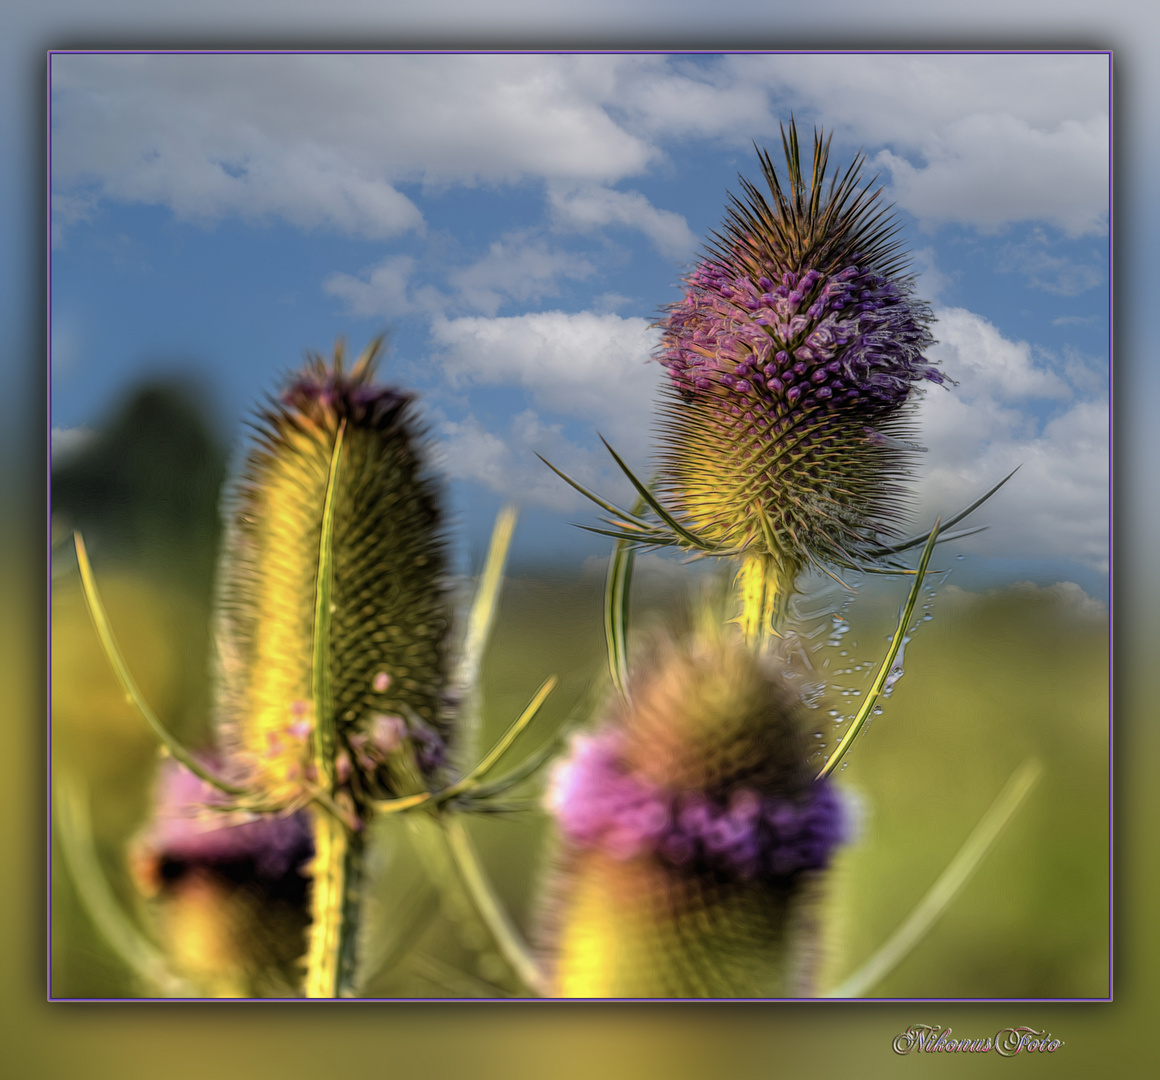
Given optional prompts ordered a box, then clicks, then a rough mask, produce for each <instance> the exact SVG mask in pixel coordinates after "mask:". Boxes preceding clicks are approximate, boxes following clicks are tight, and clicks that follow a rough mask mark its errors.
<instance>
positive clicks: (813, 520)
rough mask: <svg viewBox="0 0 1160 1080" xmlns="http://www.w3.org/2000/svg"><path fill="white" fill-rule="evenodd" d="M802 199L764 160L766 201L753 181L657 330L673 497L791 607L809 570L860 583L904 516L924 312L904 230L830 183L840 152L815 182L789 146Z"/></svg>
mask: <svg viewBox="0 0 1160 1080" xmlns="http://www.w3.org/2000/svg"><path fill="white" fill-rule="evenodd" d="M783 141H784V147H785V156H786V171H787V173H788V191H787V190H786V189H785V188H784V187H783V185H782V180H781V178H779V176H778V173H777V170H776V169H775V168H774V166H773V163H772V161H771V159H770V157H769V155H768V154H766V153H764V152H759V156H760V161H761V167H762V172H763V174H764V179H765V181H766V184H767V186H768V189H769V195H768V197H767V196H766V195H765V194H763V193H762V192H761V191H759V190H758V188H757V187H756V186H754V185H753V184H751V183H749V182H748V181H745V180H742V188H743V198H737V197H733V196H731V205H730V208H729V210H728V213H727V218H726V221H725V224H724V228H723V232H722V233H721V234H719V235H717V236H716V237H715V243H714V244H713V245H712V246H711V247H710V249H709V250H708V252H707V254H706V256H705V257H704V259H703V260H702V262H701V263H700V265H699V266H698V267H697V269H696V270H695V271H694V272H693V273H692V274H690V275H689V276H688V277H687V278H686V279H685V285H686V294H685V297H684V299H683V300H681V301H680V302H678V303H676V304H673V305H672V306H670V307H669V308H668V309H667V314H666V316H665V317H664V318H663V319H662V320H661V321H660V323H659V324H658V325H659V327H660V328H661V330H662V331H663V337H662V341H661V345H660V349H659V353H658V359H659V360H660V362H661V363H662V364H663V365H664V366H665V368H667V370H668V373H669V379H670V386H671V391H672V392H671V394H670V397H669V400H668V401H667V402H666V403H665V405H664V407H663V410H662V413H661V423H660V439H661V454H660V466H661V479H660V488H661V490H663V491H665V492H666V493H667V494H668V495H669V497H670V499H671V501H672V503H673V505H674V506H675V507H676V508H677V509H679V510H681V511H683V512H684V513H685V514H687V515H688V517H689V518H690V519H691V520H692V522H694V523H695V527H696V528H697V530H698V532H699V533H700V534H701V535H703V536H705V537H706V538H707V540H709V541H711V542H713V543H715V544H717V545H718V546H720V547H724V548H730V549H735V548H738V547H743V548H745V549H746V553H747V556H748V557H749V559H751V560H754V561H755V562H756V563H758V564H760V565H761V567H762V568H763V572H764V573H765V574H766V575H767V576H768V577H769V578H770V579H771V580H772V581H773V582H774V585H775V587H776V589H777V591H778V592H779V593H781V594H782V595H783V596H784V594H786V593H787V592H790V591H792V589H793V582H794V579H795V578H796V576H797V575H798V573H800V571H801V570H802V569H804V568H805V567H806V566H807V565H809V564H813V563H819V564H832V565H833V564H836V565H839V566H857V565H860V564H863V563H865V562H868V561H870V559H869V556H868V554H867V553H868V551H869V550H870V549H871V548H872V547H873V546H874V544H875V543H876V542H878V541H876V539H875V538H876V537H877V536H879V534H887V535H889V534H891V533H893V532H896V531H897V523H898V521H899V516H900V514H901V512H902V510H903V508H904V504H903V499H902V496H903V487H902V485H901V483H900V482H901V481H902V480H903V479H905V477H906V473H907V465H908V456H909V455H908V451H909V450H910V449H912V448H911V447H908V446H907V444H906V442H905V440H906V438H907V437H908V436H909V434H910V432H909V425H908V421H907V412H906V409H905V406H906V404H907V402H908V401H911V400H912V399H913V396H914V390H915V387H916V385H917V384H918V383H920V382H922V381H930V382H934V383H943V382H946V381H947V380H946V379H945V377H944V376H943V375H942V374H941V373H940V372H939V371H938V370H936V369H935V368H934V367H932V366H931V364H930V362H929V361H928V360H927V359H926V358H925V357H924V356H923V355H922V354H923V352H924V350H926V349H928V348H929V347H930V346H931V345H932V344H933V343H934V339H933V337H932V336H931V334H930V331H929V326H930V324H931V322H932V321H933V316H932V314H931V311H930V308H929V306H928V305H927V304H925V303H923V302H922V301H920V300H917V299H916V298H915V297H914V295H913V280H912V279H911V278H909V277H906V276H904V275H903V274H902V271H903V269H904V267H905V259H904V257H903V255H902V253H901V251H900V241H899V240H898V239H897V236H896V233H897V225H896V223H895V222H894V221H893V219H892V218H891V217H890V216H889V213H888V211H887V209H885V208H882V207H880V206H879V204H878V199H879V196H880V192H879V191H871V190H870V187H869V185H861V181H860V175H861V166H862V159H861V157H859V158H857V159H855V161H854V162H853V163H852V164H851V165H850V166H849V167H848V168H847V169H846V170H845V172H843V173H842V174H841V175H840V176H835V177H834V178H832V179H830V180H829V181H828V182H827V178H826V174H827V168H828V150H829V140H828V139H826V140H824V141H823V139H822V137H821V136H820V135H815V139H814V157H813V171H812V174H811V175H810V176H809V177H808V178H807V177H806V176H805V175H804V174H803V171H802V161H801V153H800V149H799V147H798V140H797V131H796V128H795V127H794V125H793V124H792V123H791V125H790V128H789V131H788V133H783Z"/></svg>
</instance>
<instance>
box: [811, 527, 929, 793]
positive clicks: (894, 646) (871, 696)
mask: <svg viewBox="0 0 1160 1080" xmlns="http://www.w3.org/2000/svg"><path fill="white" fill-rule="evenodd" d="M938 534H939V522H938V521H936V522H935V523H934V528H933V529H931V531H930V537H929V538H928V539H927V541H926V547H925V548H923V550H922V558H920V559H919V561H918V569H917V571H916V573H915V577H914V584H913V585H912V586H911V589H910V595H909V596H908V597H907V598H906V605H905V606H904V607H903V609H902V615H901V617H900V618H899V620H898V629H897V630H896V631H895V632H894V637H893V638H892V639H891V641H890V648H889V649H887V651H886V659H885V660H883V661H882V666H881V667H880V668H879V669H878V674H877V675H876V676H875V677H874V682H873V683H872V684H871V686H870V691H869V693H867V695H866V700H865V701H864V702H863V703H862V708H861V709H859V710H858V715H857V716H855V717H854V719H853V720H852V721H851V722H850V726H849V728H848V729H847V731H846V734H845V735H844V736H843V737H842V741H841V742H840V743H838V746H837V748H836V749H835V750H834V752H833V753H832V754H831V755H830V756H829V758H827V759H826V763H825V765H823V766H822V770H821V772H819V773H818V776H817V779H819V780H821V779H823V778H824V777H827V776H829V775H830V773H832V772H833V771H834V769H835V768H837V766H838V762H840V761H841V760H842V758H843V757H844V756H845V754H846V751H847V750H849V749H850V747H851V746H852V745H853V742H854V740H855V739H856V738H857V737H858V732H859V731H861V730H862V726H863V725H864V724H865V723H866V721H867V720H868V719H869V717H870V715H871V713H872V712H873V710H874V707H875V706H876V705H877V704H878V699H879V697H881V696H882V691H883V689H884V688H885V686H886V680H887V678H889V676H890V669H891V667H892V666H893V664H894V658H895V657H896V656H897V655H898V650H899V649H900V648H901V647H902V639H903V638H904V637H906V633H907V630H908V628H909V626H910V617H911V615H913V614H914V607H915V605H916V604H917V603H918V597H919V595H920V594H921V592H922V582H923V578H924V577H925V576H926V567H927V564H928V563H929V562H930V556H931V552H933V551H934V543H935V540H936V539H937V538H938Z"/></svg>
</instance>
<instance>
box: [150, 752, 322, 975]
mask: <svg viewBox="0 0 1160 1080" xmlns="http://www.w3.org/2000/svg"><path fill="white" fill-rule="evenodd" d="M202 764H203V765H205V766H207V767H209V768H210V769H211V771H218V770H219V769H220V764H221V763H220V761H219V760H218V759H217V758H210V759H203V760H202ZM226 806H227V798H226V797H225V796H223V795H222V793H221V792H220V791H218V790H217V789H216V788H213V787H211V786H210V785H209V784H206V783H205V782H203V781H202V780H200V779H198V777H196V776H194V774H193V773H192V772H190V771H189V770H188V769H186V768H185V767H184V766H182V765H180V764H178V763H177V762H176V761H174V760H173V759H172V758H170V759H167V760H166V761H165V762H164V763H163V764H162V766H161V769H160V772H159V775H158V781H157V790H156V796H155V799H154V810H153V817H152V818H151V819H150V820H149V822H148V823H147V824H146V825H145V827H144V828H143V829H142V830H141V832H140V833H139V834H138V835H137V836H136V838H135V839H134V841H133V843H132V845H131V846H130V850H129V865H130V870H131V876H132V878H133V881H134V883H135V884H136V886H137V888H138V890H139V891H140V892H141V893H142V895H143V896H144V897H146V898H147V899H148V900H149V901H150V906H151V907H152V909H153V913H154V916H155V921H156V923H157V928H158V930H159V931H160V932H161V937H162V939H163V940H164V942H165V945H166V954H167V958H168V960H169V962H170V963H171V964H172V965H174V967H175V968H176V969H177V970H178V971H179V972H180V973H181V974H182V975H183V976H185V977H187V978H189V979H192V980H193V981H194V983H195V984H196V985H197V986H198V987H199V988H200V989H201V990H202V991H203V992H205V993H207V994H209V995H212V996H223V997H237V996H259V997H261V996H269V995H276V996H281V995H283V994H287V993H293V986H294V984H295V983H296V982H297V979H298V971H297V968H298V963H299V958H300V956H301V955H302V950H303V946H304V942H305V937H306V926H307V921H308V920H307V915H306V896H307V867H308V865H309V862H310V859H311V857H312V856H313V854H314V843H313V840H312V837H311V829H310V822H309V819H308V815H307V814H306V813H305V812H304V811H298V812H296V813H290V814H282V815H273V814H263V815H257V814H248V813H246V812H244V811H237V810H233V811H228V810H227V809H226Z"/></svg>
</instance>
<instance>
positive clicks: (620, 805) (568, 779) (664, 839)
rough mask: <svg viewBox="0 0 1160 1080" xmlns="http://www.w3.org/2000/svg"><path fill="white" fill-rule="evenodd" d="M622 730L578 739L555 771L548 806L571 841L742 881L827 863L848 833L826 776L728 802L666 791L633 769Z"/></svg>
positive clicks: (743, 790) (738, 791)
mask: <svg viewBox="0 0 1160 1080" xmlns="http://www.w3.org/2000/svg"><path fill="white" fill-rule="evenodd" d="M623 747H624V739H623V737H622V735H621V734H620V733H619V732H618V731H616V730H614V729H605V730H603V731H601V732H600V733H598V734H596V735H590V736H585V737H581V738H578V739H577V740H576V742H575V744H574V747H573V752H572V755H571V757H570V758H568V759H566V760H565V761H562V762H560V763H559V764H558V765H557V767H556V770H555V772H554V774H553V779H552V785H551V787H550V789H549V793H548V798H547V806H548V808H549V809H550V810H551V811H552V813H553V814H554V816H555V818H556V821H557V822H558V824H559V826H560V830H561V832H562V833H563V835H564V837H565V838H566V839H567V840H568V841H569V842H571V843H572V844H574V845H576V846H578V847H582V848H590V849H594V850H599V851H603V852H605V853H607V854H609V855H611V856H613V857H614V858H616V859H621V860H627V859H633V858H638V857H641V856H647V855H652V856H655V857H657V858H659V859H660V860H662V861H663V862H665V863H666V864H668V865H669V866H672V867H675V868H680V869H685V868H688V869H694V868H700V869H703V870H714V871H718V872H720V873H724V874H726V875H729V876H736V877H738V878H741V879H743V880H773V879H777V878H786V877H790V876H791V875H793V874H795V873H797V872H799V871H801V870H823V869H825V868H826V867H827V866H828V865H829V863H830V859H831V856H832V854H833V852H834V850H835V849H836V848H837V847H838V845H839V844H841V843H842V842H843V841H844V840H845V839H846V838H847V833H848V828H847V823H846V817H845V813H844V811H843V806H842V802H841V799H840V798H839V796H838V793H837V792H836V790H835V789H834V787H833V785H832V784H831V783H829V782H828V781H822V782H820V783H816V784H813V785H812V786H810V787H809V788H807V789H806V791H805V792H804V797H802V796H799V797H798V799H796V800H795V799H790V798H787V797H778V796H770V795H763V794H761V793H759V792H757V791H755V790H754V789H752V788H749V787H737V788H734V789H733V791H732V792H731V793H730V794H729V796H728V798H727V799H722V798H720V797H717V798H712V797H710V796H708V795H706V794H705V793H703V792H700V791H695V790H684V791H678V790H672V789H667V788H664V787H662V786H660V785H658V784H656V783H654V782H652V781H650V780H649V779H647V778H644V777H641V776H639V775H637V774H635V773H634V772H633V771H631V769H630V768H629V767H628V765H627V764H626V763H625V760H624V757H623Z"/></svg>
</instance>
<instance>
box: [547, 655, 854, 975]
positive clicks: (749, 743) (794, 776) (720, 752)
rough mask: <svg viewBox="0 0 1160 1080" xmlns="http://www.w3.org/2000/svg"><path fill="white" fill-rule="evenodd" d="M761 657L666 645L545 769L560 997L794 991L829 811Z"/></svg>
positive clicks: (787, 701) (837, 809)
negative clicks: (556, 873) (558, 855)
mask: <svg viewBox="0 0 1160 1080" xmlns="http://www.w3.org/2000/svg"><path fill="white" fill-rule="evenodd" d="M773 662H774V661H773V659H772V657H770V656H768V655H767V656H765V657H761V656H759V655H757V654H755V653H754V652H753V651H752V650H749V649H747V648H743V647H741V646H740V645H738V644H736V643H727V642H724V641H721V640H714V641H712V642H711V643H710V642H706V641H704V640H703V641H701V642H700V643H698V644H695V645H694V646H692V647H688V648H678V647H675V646H671V645H664V646H662V647H661V648H660V650H659V651H658V656H657V657H656V659H655V660H654V661H653V662H652V663H650V664H649V666H648V669H647V670H646V671H645V673H644V674H643V675H642V676H639V677H638V678H637V679H636V680H635V685H634V687H633V691H632V698H631V702H632V703H631V705H628V704H624V703H621V704H619V705H618V706H617V707H616V708H615V710H614V713H613V716H612V717H611V719H610V721H609V723H608V724H607V725H606V726H605V727H604V728H602V729H601V730H599V731H598V732H597V733H596V734H594V735H591V736H587V737H585V738H582V739H579V740H577V742H576V744H575V745H574V747H573V752H572V755H571V757H570V758H568V759H567V760H566V761H564V762H563V763H562V764H561V765H559V766H558V767H557V770H556V772H555V774H554V777H553V783H552V786H551V789H550V792H549V796H548V805H549V808H550V809H551V811H552V812H553V814H554V815H555V817H556V820H557V823H558V825H559V828H560V832H561V835H562V838H563V840H564V851H565V855H564V866H563V869H562V872H561V874H560V878H559V881H558V883H557V884H558V889H557V893H558V898H557V900H558V902H557V908H556V911H555V918H556V920H557V923H558V925H557V928H556V929H555V931H554V933H553V937H554V941H553V943H552V951H553V952H554V968H555V975H554V978H555V992H556V993H557V994H559V995H560V996H565V997H738V996H740V997H750V996H756V997H765V996H784V995H787V994H798V993H803V992H808V972H807V970H806V969H807V966H808V963H809V960H810V955H809V954H810V951H811V950H810V949H809V947H808V942H809V937H810V935H809V933H808V923H809V912H810V908H811V900H812V894H813V892H814V891H815V890H816V887H817V881H818V877H819V872H820V871H822V870H824V868H825V867H826V866H827V865H828V863H829V861H830V857H831V855H832V853H833V850H834V848H835V847H836V846H837V844H838V843H839V842H840V841H841V840H842V838H843V835H844V824H843V815H842V807H841V805H840V803H839V801H838V798H837V795H836V792H835V791H834V790H833V788H832V787H831V786H830V784H829V783H828V782H822V783H816V782H815V781H814V779H813V775H814V770H813V769H811V768H810V767H809V763H808V760H807V750H806V745H805V743H806V739H805V732H804V728H803V724H802V718H801V715H800V711H801V707H800V703H799V701H798V699H797V697H796V696H795V694H794V692H793V691H792V689H791V688H790V686H789V684H788V683H787V682H786V681H785V678H784V677H783V676H782V675H781V674H780V673H779V672H778V670H777V669H775V668H774V667H772V666H771V665H772V664H773Z"/></svg>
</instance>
